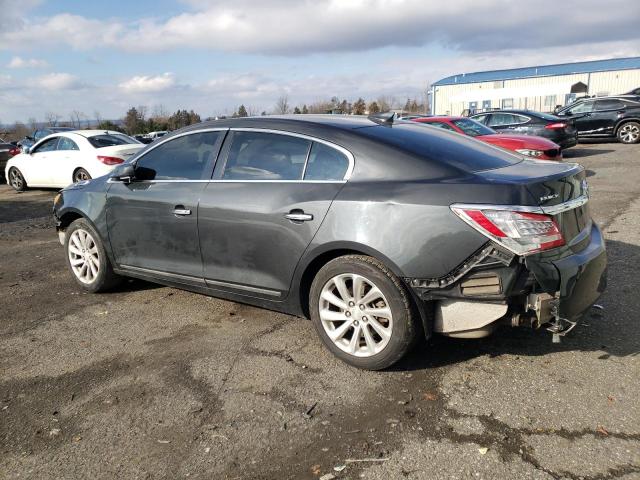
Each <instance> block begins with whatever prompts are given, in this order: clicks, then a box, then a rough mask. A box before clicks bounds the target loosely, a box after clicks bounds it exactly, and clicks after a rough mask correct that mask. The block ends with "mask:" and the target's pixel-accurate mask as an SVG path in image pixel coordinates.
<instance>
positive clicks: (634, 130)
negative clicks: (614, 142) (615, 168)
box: [619, 123, 640, 143]
mask: <svg viewBox="0 0 640 480" xmlns="http://www.w3.org/2000/svg"><path fill="white" fill-rule="evenodd" d="M619 136H620V140H622V141H623V142H624V143H635V142H637V141H638V139H639V138H640V127H638V125H636V124H633V123H628V124H626V125H623V126H622V127H621V128H620V134H619Z"/></svg>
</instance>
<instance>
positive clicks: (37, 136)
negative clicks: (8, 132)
mask: <svg viewBox="0 0 640 480" xmlns="http://www.w3.org/2000/svg"><path fill="white" fill-rule="evenodd" d="M73 130H74V129H73V128H70V127H46V128H40V129H38V130H36V131H34V132H33V133H32V134H31V135H27V136H26V137H24V138H23V139H22V140H20V141H19V142H18V146H19V147H20V148H21V149H22V150H23V151H25V152H26V151H28V150H29V148H31V147H32V146H33V145H34V144H35V143H37V142H39V141H40V140H42V139H43V138H44V137H47V136H49V135H52V134H54V133H61V132H71V131H73Z"/></svg>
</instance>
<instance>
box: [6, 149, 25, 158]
mask: <svg viewBox="0 0 640 480" xmlns="http://www.w3.org/2000/svg"><path fill="white" fill-rule="evenodd" d="M20 152H22V150H20V147H13V148H12V149H11V150H9V155H10V156H11V157H15V156H16V155H18V154H19V153H20Z"/></svg>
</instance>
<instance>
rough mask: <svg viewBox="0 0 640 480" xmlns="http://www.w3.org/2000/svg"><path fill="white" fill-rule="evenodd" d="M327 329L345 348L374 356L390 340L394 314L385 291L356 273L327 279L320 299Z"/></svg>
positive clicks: (328, 334)
mask: <svg viewBox="0 0 640 480" xmlns="http://www.w3.org/2000/svg"><path fill="white" fill-rule="evenodd" d="M319 313H320V321H321V322H322V326H323V328H324V331H325V333H326V334H327V336H328V337H329V339H331V341H332V342H333V343H334V344H335V345H336V346H337V347H338V348H339V349H340V350H342V351H343V352H345V353H348V354H350V355H354V356H356V357H371V356H373V355H376V354H377V353H380V352H381V351H382V350H383V349H384V348H385V347H386V346H387V344H388V343H389V339H390V338H391V333H392V330H393V315H392V313H391V307H390V306H389V302H388V301H387V299H386V298H385V296H384V294H383V293H382V291H381V290H380V289H379V288H378V287H377V286H376V285H375V284H374V283H373V282H372V281H371V280H369V279H367V278H366V277H363V276H362V275H357V274H350V273H349V274H341V275H336V276H335V277H333V278H331V279H330V280H329V281H328V282H327V283H325V285H324V287H323V288H322V293H321V294H320V301H319Z"/></svg>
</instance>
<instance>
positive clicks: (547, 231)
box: [451, 205, 565, 255]
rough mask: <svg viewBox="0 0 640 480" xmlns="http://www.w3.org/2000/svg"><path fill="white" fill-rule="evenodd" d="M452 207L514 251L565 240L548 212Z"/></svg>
mask: <svg viewBox="0 0 640 480" xmlns="http://www.w3.org/2000/svg"><path fill="white" fill-rule="evenodd" d="M451 210H453V212H454V213H455V214H456V215H458V216H459V217H460V218H461V219H462V220H464V221H465V222H467V223H468V224H469V225H471V226H472V227H473V228H475V229H476V230H477V231H478V232H480V233H482V234H483V235H484V236H486V237H488V238H490V239H491V240H493V241H494V242H496V243H498V244H500V245H502V246H504V247H505V248H507V249H509V250H511V251H512V252H513V253H515V254H517V255H528V254H531V253H535V252H541V251H543V250H549V249H551V248H556V247H560V246H562V245H564V244H565V242H564V238H563V237H562V233H561V232H560V230H559V229H558V225H557V224H556V222H555V220H554V219H553V218H552V217H551V216H550V215H545V214H542V213H530V212H519V211H517V210H515V209H514V210H509V209H506V210H502V209H501V210H492V209H491V208H490V207H486V208H485V207H482V208H473V206H456V205H452V206H451Z"/></svg>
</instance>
